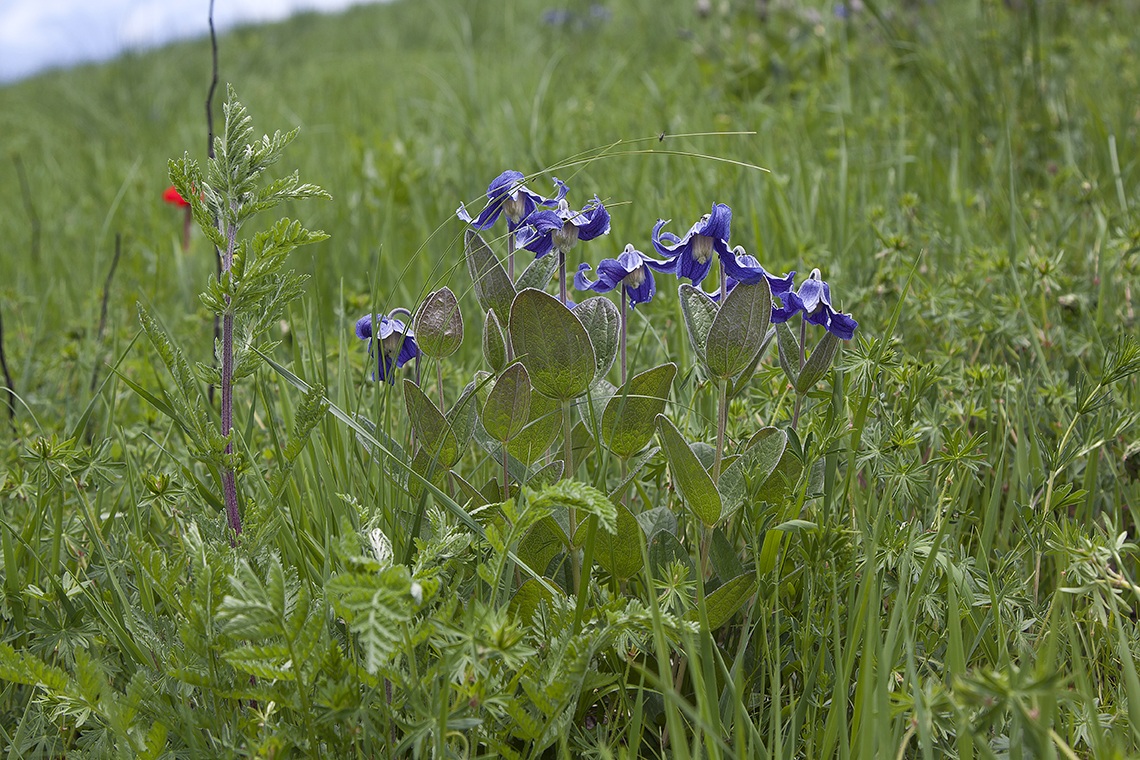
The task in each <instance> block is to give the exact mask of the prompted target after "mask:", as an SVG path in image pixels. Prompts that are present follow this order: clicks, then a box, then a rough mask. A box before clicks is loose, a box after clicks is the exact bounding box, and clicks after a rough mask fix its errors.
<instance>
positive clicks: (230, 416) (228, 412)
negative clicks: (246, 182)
mask: <svg viewBox="0 0 1140 760" xmlns="http://www.w3.org/2000/svg"><path fill="white" fill-rule="evenodd" d="M230 211H231V213H235V214H236V212H237V209H236V208H231V209H230ZM236 245H237V223H236V222H233V221H231V222H228V223H227V224H226V254H225V259H224V260H223V261H222V271H223V272H228V271H230V267H232V266H233V263H234V248H235V247H236ZM229 306H230V297H229V296H228V295H227V296H226V311H225V313H224V314H223V315H222V435H227V436H228V435H232V433H233V426H234V314H233V311H231V310H230V308H229ZM233 453H234V442H233V440H230V442H229V443H227V444H226V463H225V465H224V466H223V467H222V495H223V496H224V497H225V501H226V516H227V518H228V519H229V523H230V529H231V530H233V532H234V534H235V535H240V534H241V514H240V513H239V512H238V501H237V480H236V478H235V476H234V467H233Z"/></svg>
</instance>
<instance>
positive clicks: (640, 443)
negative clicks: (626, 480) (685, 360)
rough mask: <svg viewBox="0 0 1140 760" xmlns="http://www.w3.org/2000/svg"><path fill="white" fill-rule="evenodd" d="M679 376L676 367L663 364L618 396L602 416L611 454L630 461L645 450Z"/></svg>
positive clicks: (637, 378)
mask: <svg viewBox="0 0 1140 760" xmlns="http://www.w3.org/2000/svg"><path fill="white" fill-rule="evenodd" d="M676 374H677V365H676V364H673V363H669V364H662V365H661V366H660V367H654V368H653V369H648V370H646V371H645V372H641V373H639V374H637V375H634V376H633V377H631V378H630V379H629V381H628V382H626V384H625V385H623V386H622V387H621V388H619V389H618V390H617V392H616V393H614V395H613V397H612V398H610V400H609V403H607V404H606V410H605V412H603V413H602V440H604V441H605V442H606V445H607V446H609V447H610V451H612V452H613V453H614V454H616V455H617V456H619V457H620V458H622V459H628V458H629V457H631V456H633V455H634V454H636V453H637V452H639V451H641V450H642V449H643V448H645V445H646V444H647V443H649V440H650V439H651V438H653V431H654V428H655V427H656V425H657V415H658V414H661V412H663V411H665V403H666V401H667V399H668V398H669V388H670V387H671V386H672V385H673V378H674V377H675V376H676Z"/></svg>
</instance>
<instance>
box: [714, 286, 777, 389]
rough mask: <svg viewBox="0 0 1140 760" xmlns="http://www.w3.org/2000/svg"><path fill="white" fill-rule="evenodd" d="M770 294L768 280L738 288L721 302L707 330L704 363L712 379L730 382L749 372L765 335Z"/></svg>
mask: <svg viewBox="0 0 1140 760" xmlns="http://www.w3.org/2000/svg"><path fill="white" fill-rule="evenodd" d="M771 319H772V293H771V290H770V289H769V287H768V281H767V280H765V279H761V280H760V282H758V283H756V284H755V285H743V284H740V285H737V286H736V287H735V288H733V290H732V292H730V293H729V294H728V297H727V298H725V299H724V301H723V302H722V303H721V306H720V309H719V310H718V311H717V313H716V317H714V318H713V322H712V325H711V326H710V327H709V332H708V337H707V339H706V344H705V363H706V364H707V365H708V368H709V372H711V373H712V376H713V377H715V378H718V379H720V380H730V379H732V378H733V377H736V376H737V375H739V374H740V373H741V372H744V371H745V370H746V369H748V367H749V365H750V364H751V362H752V359H753V357H755V356H756V353H757V352H758V351H759V350H760V347H761V345H763V343H764V337H765V336H766V335H767V334H768V323H769V322H770V321H771Z"/></svg>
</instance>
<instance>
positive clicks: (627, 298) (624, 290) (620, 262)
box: [574, 243, 663, 384]
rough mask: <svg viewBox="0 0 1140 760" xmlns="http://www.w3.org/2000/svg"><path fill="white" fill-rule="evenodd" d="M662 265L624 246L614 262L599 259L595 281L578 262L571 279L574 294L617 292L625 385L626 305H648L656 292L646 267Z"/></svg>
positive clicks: (622, 371) (588, 267)
mask: <svg viewBox="0 0 1140 760" xmlns="http://www.w3.org/2000/svg"><path fill="white" fill-rule="evenodd" d="M653 263H656V264H659V265H660V264H662V263H663V262H659V261H657V260H656V259H653V258H650V257H649V256H646V255H645V254H644V253H642V252H641V251H639V250H637V249H636V248H634V247H633V244H632V243H630V244H627V245H626V246H625V250H624V251H622V252H621V253H620V254H618V257H617V258H616V259H603V260H602V261H601V262H600V263H599V264H598V279H596V280H593V281H591V280H590V279H589V278H588V277H587V276H586V272H588V271H590V265H589V264H587V263H586V262H582V263H581V264H579V265H578V272H577V274H575V275H574V287H575V288H577V289H578V290H592V291H594V292H595V293H609V292H610V291H611V290H616V289H617V288H621V306H620V310H621V381H622V383H623V384H624V383H625V381H626V341H627V337H626V336H627V334H628V332H629V329H628V324H627V317H626V304H627V303H628V304H629V308H631V309H632V308H634V307H636V306H637V305H638V304H639V303H649V302H650V301H652V300H653V296H654V294H655V293H656V292H657V285H656V283H654V281H653V272H652V270H651V269H650V266H651V265H652V264H653Z"/></svg>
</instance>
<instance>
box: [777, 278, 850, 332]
mask: <svg viewBox="0 0 1140 760" xmlns="http://www.w3.org/2000/svg"><path fill="white" fill-rule="evenodd" d="M780 298H781V300H782V301H783V302H784V306H783V307H782V308H774V309H772V322H773V324H779V323H780V322H787V321H788V320H789V319H791V318H792V315H793V314H795V313H796V312H797V311H802V312H803V314H804V319H805V320H807V321H808V322H810V323H812V324H813V325H820V326H821V327H823V328H824V329H826V330H827V331H828V332H829V333H831V334H832V335H834V336H835V337H837V338H842V339H843V340H851V338H852V337H853V336H854V335H855V328H856V327H858V326H859V323H858V322H856V321H855V320H854V319H852V318H851V315H850V314H841V313H840V312H838V311H836V310H835V309H834V308H833V307H832V305H831V288H830V287H828V285H827V283H826V282H824V281H823V279H822V278H821V276H820V273H819V270H818V269H813V270H811V274H810V275H809V276H808V278H807V279H806V280H804V281H803V282H802V283H800V287H799V289H798V290H795V291H792V290H789V291H788V292H787V293H784V294H782V295H781V296H780Z"/></svg>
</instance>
